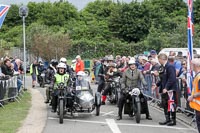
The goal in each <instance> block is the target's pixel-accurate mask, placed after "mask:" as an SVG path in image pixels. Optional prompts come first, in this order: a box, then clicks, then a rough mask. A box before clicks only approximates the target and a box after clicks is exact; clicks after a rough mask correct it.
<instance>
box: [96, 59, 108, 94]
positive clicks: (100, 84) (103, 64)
mask: <svg viewBox="0 0 200 133" xmlns="http://www.w3.org/2000/svg"><path fill="white" fill-rule="evenodd" d="M107 61H108V58H107V57H104V58H103V59H102V61H101V66H100V68H99V72H98V76H99V77H100V78H99V82H98V88H97V92H100V93H101V91H102V90H103V88H104V86H105V77H104V76H105V73H106V71H107V64H108V62H107Z"/></svg>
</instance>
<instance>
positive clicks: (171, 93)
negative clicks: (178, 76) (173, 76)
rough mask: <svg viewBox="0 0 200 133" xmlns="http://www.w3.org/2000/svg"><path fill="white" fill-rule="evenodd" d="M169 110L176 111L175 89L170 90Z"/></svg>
mask: <svg viewBox="0 0 200 133" xmlns="http://www.w3.org/2000/svg"><path fill="white" fill-rule="evenodd" d="M167 93H168V97H169V100H168V112H174V111H175V103H174V94H173V91H168V92H167Z"/></svg>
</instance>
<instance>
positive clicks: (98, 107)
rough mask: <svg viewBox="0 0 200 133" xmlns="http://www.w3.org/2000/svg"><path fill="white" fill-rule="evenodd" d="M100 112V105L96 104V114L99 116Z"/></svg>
mask: <svg viewBox="0 0 200 133" xmlns="http://www.w3.org/2000/svg"><path fill="white" fill-rule="evenodd" d="M99 114H100V105H97V106H96V116H99Z"/></svg>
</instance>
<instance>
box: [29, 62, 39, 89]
mask: <svg viewBox="0 0 200 133" xmlns="http://www.w3.org/2000/svg"><path fill="white" fill-rule="evenodd" d="M38 65H39V64H38V63H37V61H36V60H35V61H34V62H33V63H32V64H31V65H30V74H31V76H32V87H33V88H34V87H35V84H36V78H37V75H39V73H38Z"/></svg>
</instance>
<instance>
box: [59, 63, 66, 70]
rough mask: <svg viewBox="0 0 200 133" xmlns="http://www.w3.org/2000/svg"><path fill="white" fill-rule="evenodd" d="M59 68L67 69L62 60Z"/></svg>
mask: <svg viewBox="0 0 200 133" xmlns="http://www.w3.org/2000/svg"><path fill="white" fill-rule="evenodd" d="M57 68H64V69H66V68H67V67H66V64H65V63H62V62H61V63H59V64H58V66H57Z"/></svg>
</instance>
